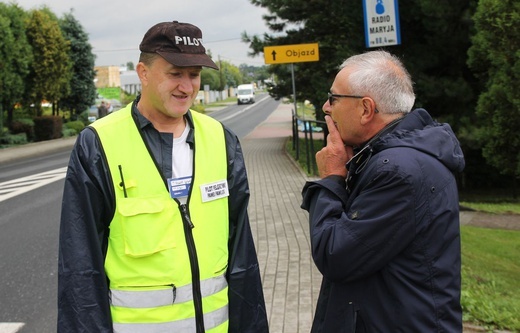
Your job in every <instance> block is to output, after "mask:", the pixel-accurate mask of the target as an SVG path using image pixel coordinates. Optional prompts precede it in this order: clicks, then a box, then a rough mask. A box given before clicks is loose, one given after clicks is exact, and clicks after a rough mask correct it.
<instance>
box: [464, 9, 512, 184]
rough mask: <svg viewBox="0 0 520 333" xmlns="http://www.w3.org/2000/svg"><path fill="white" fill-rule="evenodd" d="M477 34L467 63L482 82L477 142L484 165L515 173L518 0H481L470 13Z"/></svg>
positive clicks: (508, 174)
mask: <svg viewBox="0 0 520 333" xmlns="http://www.w3.org/2000/svg"><path fill="white" fill-rule="evenodd" d="M473 19H474V21H475V28H476V29H475V30H476V33H475V35H474V36H473V38H472V40H473V46H472V47H471V48H470V50H469V52H468V54H469V59H468V64H469V65H470V66H471V68H473V69H474V70H475V71H476V72H477V73H478V77H479V79H480V82H481V84H482V85H483V87H484V91H483V93H482V94H481V95H480V96H479V99H478V104H477V114H478V115H479V116H480V118H481V120H482V124H483V130H482V131H481V137H480V142H481V143H482V145H483V148H482V152H483V155H484V157H485V158H486V160H487V161H488V163H489V164H491V165H493V166H495V167H496V168H497V169H498V170H499V172H500V173H502V174H504V175H507V176H512V177H513V179H515V180H516V179H518V178H519V177H520V132H519V131H518V130H519V128H520V117H519V111H520V51H519V50H520V3H519V2H518V1H514V0H480V2H479V4H478V8H477V11H476V13H475V15H474V18H473Z"/></svg>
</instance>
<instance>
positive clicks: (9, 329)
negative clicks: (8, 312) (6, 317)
mask: <svg viewBox="0 0 520 333" xmlns="http://www.w3.org/2000/svg"><path fill="white" fill-rule="evenodd" d="M24 325H25V324H24V323H0V333H16V332H18V331H19V330H20V329H21V328H22V327H23V326H24Z"/></svg>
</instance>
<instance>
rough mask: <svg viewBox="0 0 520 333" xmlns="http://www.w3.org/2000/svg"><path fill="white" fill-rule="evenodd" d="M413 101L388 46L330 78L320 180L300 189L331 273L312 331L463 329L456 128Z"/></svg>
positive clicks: (320, 256) (460, 164)
mask: <svg viewBox="0 0 520 333" xmlns="http://www.w3.org/2000/svg"><path fill="white" fill-rule="evenodd" d="M414 101H415V95H414V92H413V87H412V80H411V78H410V75H409V73H408V72H407V70H406V69H405V67H404V66H403V64H402V63H401V62H400V61H399V59H398V58H397V57H395V56H393V55H391V54H389V53H388V52H385V51H372V52H367V53H364V54H361V55H356V56H353V57H350V58H348V59H347V60H346V61H345V62H344V63H343V64H342V66H341V70H340V71H339V73H338V74H337V76H336V78H335V80H334V83H333V84H332V87H331V90H330V92H329V95H328V99H327V101H326V102H325V104H324V105H323V111H324V112H325V113H326V116H325V119H326V122H327V127H328V129H329V133H330V134H329V136H328V137H327V146H326V147H324V148H323V149H322V150H320V151H319V152H318V153H317V154H316V161H317V165H318V171H319V174H320V178H321V179H320V180H318V181H310V182H307V184H305V187H304V189H303V192H302V195H303V203H302V208H303V209H305V210H307V211H309V222H310V238H311V245H312V256H313V259H314V262H315V264H316V266H317V267H318V269H319V270H320V272H321V273H322V275H323V282H322V287H321V291H320V296H319V299H318V303H317V307H316V315H315V318H314V323H313V327H312V332H336V333H338V332H339V333H341V332H345V333H347V332H348V333H351V332H462V312H461V306H460V279H461V278H460V264H461V263H460V231H459V203H458V191H457V184H456V181H455V176H454V174H455V173H457V172H460V171H462V170H463V168H464V157H463V154H462V150H461V148H460V145H459V143H458V140H457V138H456V137H455V135H454V133H453V131H452V130H451V127H450V126H449V125H448V124H440V123H437V122H436V121H434V120H433V119H432V118H431V116H430V115H429V114H428V112H427V111H426V110H424V109H415V110H413V111H412V107H413V104H414Z"/></svg>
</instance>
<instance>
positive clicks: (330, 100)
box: [327, 91, 363, 105]
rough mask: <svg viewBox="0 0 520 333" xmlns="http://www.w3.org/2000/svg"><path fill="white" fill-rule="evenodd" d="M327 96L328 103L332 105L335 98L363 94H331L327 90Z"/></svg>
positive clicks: (354, 96)
mask: <svg viewBox="0 0 520 333" xmlns="http://www.w3.org/2000/svg"><path fill="white" fill-rule="evenodd" d="M327 96H328V98H329V104H330V105H332V103H334V101H335V100H336V99H337V98H363V96H358V95H339V94H333V93H331V92H330V91H329V92H327Z"/></svg>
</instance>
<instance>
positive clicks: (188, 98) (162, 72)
mask: <svg viewBox="0 0 520 333" xmlns="http://www.w3.org/2000/svg"><path fill="white" fill-rule="evenodd" d="M201 70H202V68H201V67H176V66H174V65H172V64H170V63H169V62H167V61H166V60H164V59H163V58H162V57H157V58H156V59H155V60H154V61H152V62H151V63H150V64H148V65H146V64H144V63H142V62H140V63H139V64H138V65H137V72H138V74H139V78H140V79H141V84H142V93H141V100H140V101H139V110H140V111H141V112H142V113H143V115H144V116H145V117H149V118H155V119H157V118H159V119H163V120H166V121H167V120H168V119H167V118H182V116H183V115H184V114H185V113H186V112H187V111H188V109H189V108H190V107H191V105H192V103H193V101H194V100H195V98H196V97H197V94H198V92H199V89H200V72H201Z"/></svg>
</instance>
